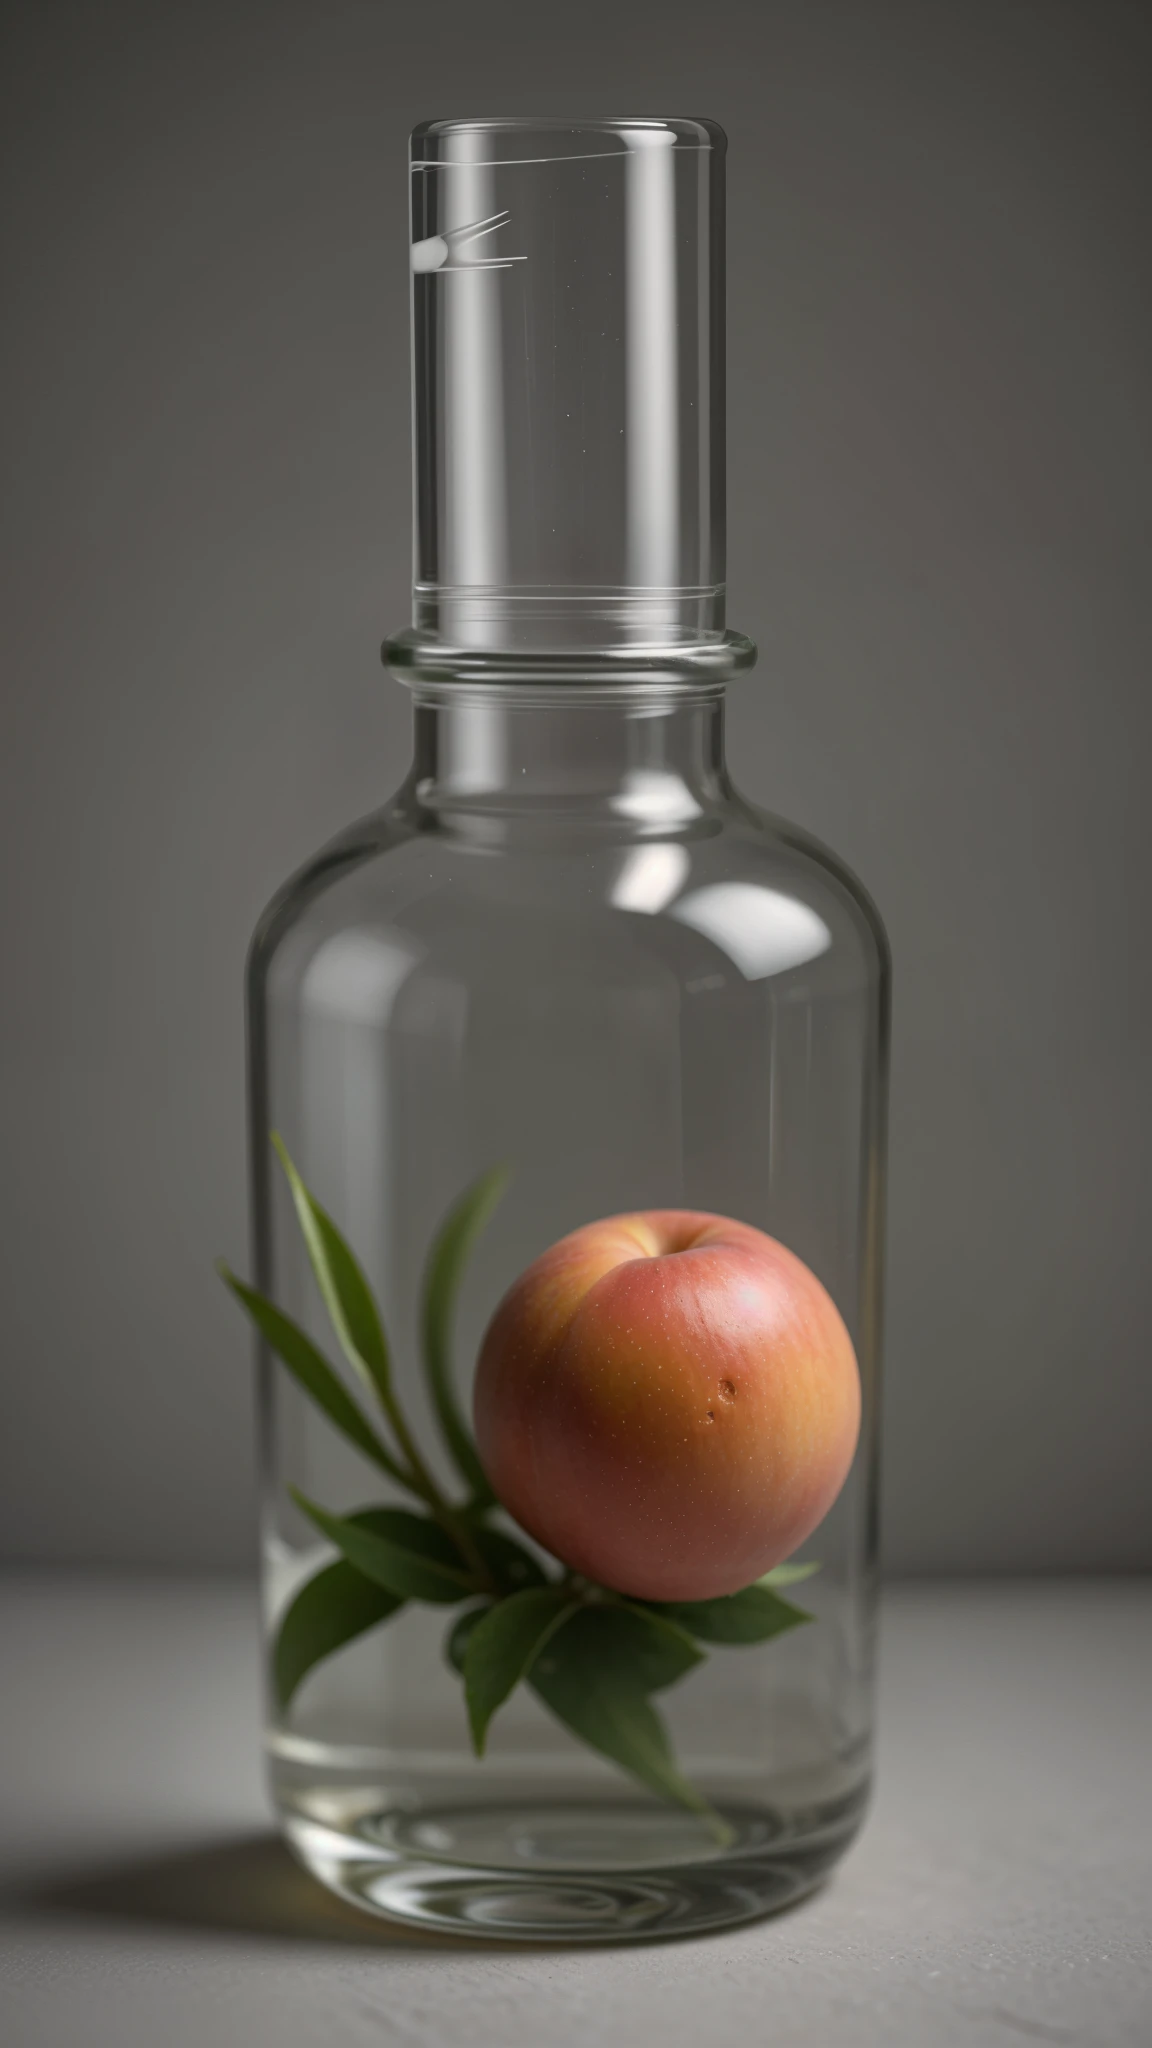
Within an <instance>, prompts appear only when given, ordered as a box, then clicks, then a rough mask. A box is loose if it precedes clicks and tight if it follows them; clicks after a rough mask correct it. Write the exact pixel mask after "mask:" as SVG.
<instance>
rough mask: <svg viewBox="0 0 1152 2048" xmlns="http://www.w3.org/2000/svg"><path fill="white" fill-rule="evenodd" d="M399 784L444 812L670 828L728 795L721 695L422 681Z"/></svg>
mask: <svg viewBox="0 0 1152 2048" xmlns="http://www.w3.org/2000/svg"><path fill="white" fill-rule="evenodd" d="M405 793H406V795H407V796H408V797H409V798H410V799H411V800H414V801H415V803H416V804H417V805H418V807H419V808H420V809H421V810H423V811H425V812H438V813H442V814H445V815H446V816H447V815H451V816H453V817H459V816H462V815H464V814H468V813H476V814H488V815H491V814H493V813H500V814H504V815H510V814H518V815H521V816H523V815H528V814H532V813H538V812H541V811H547V812H548V813H549V814H550V815H552V816H558V815H559V814H561V813H564V814H566V815H569V816H571V817H573V818H577V817H587V818H592V819H597V820H599V819H603V820H615V821H619V822H622V823H624V824H625V825H627V824H628V823H629V822H631V823H632V824H633V825H635V826H636V827H637V828H638V829H640V830H643V829H644V828H647V829H649V830H652V829H657V830H660V829H664V830H668V829H671V830H675V829H676V828H677V826H685V825H688V824H690V823H691V822H692V820H693V819H694V818H699V817H700V816H702V815H703V814H704V812H705V811H707V810H710V809H714V808H715V806H716V805H717V804H719V803H722V802H723V801H724V799H725V798H726V797H727V796H728V794H729V793H730V785H729V782H728V776H727V769H726V767H725V761H724V693H723V691H722V690H721V689H718V688H716V687H715V686H713V687H711V688H710V689H708V690H701V691H694V690H692V691H689V690H683V689H682V690H679V691H677V692H674V693H673V692H665V691H661V690H656V689H654V688H652V686H647V687H642V688H639V689H634V690H628V691H623V690H622V691H618V692H615V693H608V692H604V691H599V690H595V689H589V688H588V687H587V686H581V685H580V684H572V685H563V684H560V685H553V686H549V687H548V688H547V689H546V690H543V689H542V690H534V689H532V688H531V687H525V686H524V685H522V684H518V685H512V686H505V687H501V686H499V685H493V684H490V685H486V686H481V687H479V688H474V689H469V688H467V687H466V686H464V687H462V686H460V685H459V684H455V685H447V686H445V687H443V688H440V689H435V688H432V689H429V688H428V687H427V686H423V687H421V688H420V689H419V691H418V693H417V695H416V700H415V758H414V760H413V765H412V771H411V774H410V776H409V779H408V782H407V785H406V792H405Z"/></svg>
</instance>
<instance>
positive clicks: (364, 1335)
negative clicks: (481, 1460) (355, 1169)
mask: <svg viewBox="0 0 1152 2048" xmlns="http://www.w3.org/2000/svg"><path fill="white" fill-rule="evenodd" d="M272 1143H273V1145H274V1146H275V1147H276V1151H277V1154H278V1156H279V1159H280V1163H281V1165H282V1166H283V1168H284V1172H285V1174H286V1175H287V1178H288V1186H289V1188H290V1189H291V1191H292V1200H293V1202H294V1204H295V1207H296V1216H297V1220H298V1222H299V1224H300V1230H301V1233H302V1235H303V1238H304V1243H305V1245H306V1246H307V1250H308V1257H309V1259H310V1261H311V1264H312V1271H313V1272H314V1274H315V1275H316V1285H317V1286H318V1287H319V1289H320V1293H321V1295H322V1296H323V1299H324V1306H325V1308H326V1309H327V1310H328V1314H329V1315H330V1317H331V1318H332V1327H333V1329H334V1330H335V1332H336V1335H337V1337H338V1338H339V1340H340V1348H341V1350H342V1351H343V1352H344V1355H345V1357H346V1358H347V1359H348V1362H349V1364H350V1365H352V1366H353V1367H354V1368H355V1370H356V1371H357V1372H358V1373H359V1375H360V1377H361V1379H362V1380H363V1381H364V1383H365V1385H366V1386H367V1387H368V1388H369V1390H370V1391H371V1392H374V1393H376V1394H378V1395H379V1396H380V1397H381V1398H382V1399H383V1400H384V1402H385V1406H387V1400H388V1395H389V1393H390V1390H391V1377H392V1375H391V1367H390V1365H389V1361H388V1346H387V1344H386V1342H385V1339H384V1329H383V1325H382V1324H381V1321H380V1315H379V1312H378V1310H377V1307H376V1303H375V1301H374V1300H373V1298H372V1290H371V1288H370V1287H369V1285H368V1282H367V1280H366V1279H365V1278H364V1274H363V1272H362V1270H361V1267H360V1264H359V1262H358V1260H357V1258H356V1254H355V1253H354V1251H353V1250H352V1247H351V1246H350V1245H349V1244H348V1243H347V1242H346V1240H345V1239H344V1238H343V1237H342V1236H341V1234H340V1232H339V1231H338V1230H337V1228H336V1225H335V1224H334V1223H333V1221H332V1218H331V1217H330V1216H329V1215H328V1213H327V1211H326V1210H325V1209H322V1208H321V1206H320V1204H319V1202H318V1201H317V1200H316V1199H315V1197H314V1196H313V1195H311V1194H310V1193H309V1191H308V1189H307V1188H306V1187H305V1185H304V1182H303V1181H302V1180H301V1178H300V1175H299V1174H298V1173H297V1171H296V1168H295V1166H294V1165H293V1164H292V1160H291V1159H290V1157H289V1154H288V1148H287V1146H286V1145H285V1143H284V1140H283V1139H282V1138H281V1137H280V1136H279V1134H278V1133H277V1132H275V1131H274V1132H273V1134H272Z"/></svg>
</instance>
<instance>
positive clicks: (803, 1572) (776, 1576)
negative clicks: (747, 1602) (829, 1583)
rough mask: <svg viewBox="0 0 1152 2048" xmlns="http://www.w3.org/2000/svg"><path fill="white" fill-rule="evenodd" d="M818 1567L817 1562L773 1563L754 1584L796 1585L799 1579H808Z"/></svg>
mask: <svg viewBox="0 0 1152 2048" xmlns="http://www.w3.org/2000/svg"><path fill="white" fill-rule="evenodd" d="M819 1569H820V1567H819V1565H818V1564H775V1565H773V1567H772V1570H771V1571H770V1572H765V1574H764V1576H763V1578H762V1579H757V1580H756V1584H757V1585H758V1586H776V1587H779V1586H798V1585H799V1584H800V1581H801V1579H810V1578H811V1577H812V1574H813V1573H814V1572H818V1571H819Z"/></svg>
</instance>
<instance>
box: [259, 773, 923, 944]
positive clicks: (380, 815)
mask: <svg viewBox="0 0 1152 2048" xmlns="http://www.w3.org/2000/svg"><path fill="white" fill-rule="evenodd" d="M357 933H360V934H364V933H368V934H372V935H374V937H375V940H376V942H377V943H378V944H381V943H384V944H387V943H392V944H395V945H396V946H397V947H398V948H399V949H400V950H402V951H404V950H407V951H409V952H411V951H412V950H413V949H415V950H416V951H417V952H418V953H419V954H420V956H421V958H423V959H424V960H428V959H429V958H430V957H431V956H439V957H440V958H442V959H443V960H445V961H447V960H448V959H449V958H454V959H459V957H460V956H461V955H462V954H463V953H469V954H470V953H473V952H475V951H479V952H481V953H482V952H483V949H484V946H485V944H486V935H491V936H492V937H495V936H496V935H499V938H500V942H501V943H502V944H507V943H508V942H509V941H510V940H514V939H517V938H518V939H519V940H520V942H521V943H522V945H523V946H524V948H525V949H526V951H527V952H528V953H530V954H535V955H536V956H538V957H539V958H541V959H543V957H544V955H545V954H546V955H547V956H548V957H550V958H551V957H554V956H555V955H556V953H557V951H558V950H562V949H568V950H569V951H574V952H575V953H576V954H577V955H578V956H579V957H581V958H583V959H585V960H586V961H587V963H588V966H589V970H590V971H597V970H596V969H595V968H594V966H593V962H594V960H596V959H599V960H600V963H601V967H600V970H599V971H604V970H605V963H606V962H607V960H608V959H609V957H618V956H620V954H621V949H622V948H630V949H631V951H632V953H633V954H634V955H636V954H642V953H650V952H651V951H652V950H653V949H654V948H655V949H656V950H658V951H661V952H662V954H663V956H664V957H665V958H666V959H669V960H670V959H671V957H672V955H673V954H675V953H677V952H683V953H684V954H685V957H686V958H687V957H688V955H691V956H692V957H693V958H695V959H696V960H697V965H698V964H699V962H698V956H699V954H700V951H701V948H702V947H703V948H704V949H705V950H707V949H709V948H711V949H712V950H715V951H717V952H718V953H719V954H720V955H723V956H726V958H727V960H728V962H729V963H730V964H731V966H732V967H734V968H735V970H736V971H737V972H738V973H739V974H741V975H742V976H745V977H748V978H751V979H756V980H760V979H764V978H767V977H769V976H774V975H775V974H777V973H780V972H784V971H787V969H788V968H789V967H791V966H793V965H795V964H797V963H798V962H801V961H803V960H808V959H812V958H815V957H816V956H818V955H819V956H829V957H828V962H827V965H828V966H829V967H831V966H832V965H833V964H835V966H836V967H837V969H838V971H839V972H841V973H846V974H847V975H848V976H849V977H850V978H851V980H852V981H853V982H857V983H858V982H859V981H861V980H864V981H867V982H878V983H880V984H886V982H887V978H888V973H889V951H888V941H887V936H886V934H885V930H884V926H883V923H882V921H881V919H880V916H879V913H878V911H877V909H876V907H875V905H874V903H873V901H872V899H871V897H870V895H869V894H868V892H867V890H866V889H865V888H864V886H863V884H862V883H861V882H860V881H859V880H858V878H857V877H856V876H855V875H854V874H853V872H852V871H851V869H850V868H849V867H848V866H847V864H846V863H845V862H844V861H842V860H841V859H840V858H839V857H838V856H837V855H836V854H834V853H833V852H832V851H831V850H830V849H829V848H828V847H826V846H824V845H823V844H822V843H821V842H820V841H819V840H817V839H815V838H814V837H813V836H812V835H811V834H809V833H807V832H805V831H803V830H802V829H801V828H800V827H798V826H794V825H792V824H790V823H789V822H788V821H787V820H784V819H781V818H779V817H777V816H774V815H773V814H771V813H768V812H765V811H761V810H759V809H757V808H756V807H755V806H753V805H751V804H749V803H747V802H746V801H745V800H744V799H743V798H734V799H733V800H732V801H730V802H727V803H725V804H724V805H723V806H722V807H717V808H716V809H715V810H714V811H712V812H710V813H708V814H707V815H702V816H701V817H700V818H699V819H697V820H694V821H692V823H691V824H690V825H689V826H687V827H685V828H682V829H680V830H678V831H676V832H668V833H659V834H651V833H642V832H640V833H638V832H636V831H635V830H634V829H632V830H628V831H624V830H622V829H620V828H619V827H616V828H612V827H610V826H609V827H606V828H604V829H598V830H589V829H587V828H586V827H578V828H575V829H571V830H569V829H565V827H564V824H563V822H562V821H557V820H555V819H552V818H538V819H535V820H532V821H521V822H520V823H519V824H518V825H517V827H516V828H514V829H508V827H507V825H506V823H502V822H500V821H497V820H494V819H487V820H482V819H481V820H476V821H474V822H473V825H472V827H471V828H470V829H468V830H462V829H460V825H459V821H455V822H454V824H453V827H452V828H451V829H448V830H445V829H443V828H442V827H440V826H438V825H437V824H436V822H435V821H429V820H427V819H422V818H421V817H420V815H419V814H418V813H413V811H412V810H411V809H410V808H408V807H405V806H404V805H403V804H401V803H399V802H397V803H394V804H392V805H390V806H386V807H384V808H383V809H382V810H380V811H378V812H375V813H372V814H370V815H369V816H368V817H365V818H362V819H360V820H358V821H357V822H356V823H354V824H353V825H351V826H349V827H347V828H346V829H345V830H344V831H343V832H341V833H339V834H338V835H337V836H336V837H335V838H334V839H332V840H330V841H329V842H328V843H327V844H326V845H325V846H324V847H322V848H321V849H320V850H319V851H318V852H317V853H316V854H315V855H314V856H313V857H312V858H311V859H309V860H308V861H306V862H305V863H304V864H303V865H302V866H301V867H300V868H299V869H298V870H297V871H296V873H295V874H294V875H292V876H291V877H290V878H289V879H288V881H287V882H286V883H285V884H284V885H283V887H282V888H281V889H279V890H278V891H277V892H276V894H275V895H274V897H273V898H272V900H271V902H270V903H269V905H268V907H267V908H266V910H265V911H264V913H263V915H262V917H261V918H260V920H259V923H258V924H257V927H256V931H255V933H254V935H253V940H252V945H251V948H250V953H249V974H250V978H252V979H253V980H254V981H255V982H256V983H257V984H262V983H263V982H264V981H265V980H266V978H267V977H268V975H269V974H270V973H272V972H273V971H274V970H275V971H276V972H277V974H283V975H285V976H287V978H288V979H289V980H295V979H296V977H297V975H298V974H301V973H303V972H305V971H306V969H307V967H308V964H309V962H310V961H311V960H312V959H313V958H314V956H315V955H316V953H317V951H318V949H319V948H321V947H323V946H326V945H329V944H331V943H332V942H333V941H340V940H341V938H342V936H343V935H348V934H353V935H354V934H357ZM685 971H687V969H686V970H685Z"/></svg>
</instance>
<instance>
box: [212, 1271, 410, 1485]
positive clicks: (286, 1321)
mask: <svg viewBox="0 0 1152 2048" xmlns="http://www.w3.org/2000/svg"><path fill="white" fill-rule="evenodd" d="M219 1270H220V1276H221V1278H222V1279H223V1281H224V1284H225V1286H227V1287H230V1288H231V1290H232V1292H233V1294H234V1295H235V1296H236V1299H237V1301H239V1302H240V1303H242V1305H243V1307H244V1308H246V1309H247V1311H248V1314H249V1315H250V1316H251V1318H252V1321H253V1322H254V1323H255V1325H256V1328H257V1329H258V1330H259V1332H260V1334H261V1336H262V1337H263V1338H264V1341H265V1343H266V1344H268V1345H269V1346H270V1348H271V1349H272V1350H273V1351H274V1352H275V1353H276V1356H277V1358H279V1359H280V1361H281V1363H282V1364H284V1365H286V1366H287V1368H288V1370H289V1372H290V1373H291V1374H292V1377H293V1379H294V1380H296V1382H297V1383H298V1385H299V1386H301V1387H303V1389H304V1392H305V1393H306V1394H308V1395H310V1397H311V1398H312V1400H313V1401H315V1403H316V1405H317V1407H318V1408H322V1409H323V1410H324V1413H325V1415H326V1416H327V1417H328V1420H329V1422H332V1423H334V1424H335V1426H336V1428H337V1429H338V1430H340V1431H341V1432H342V1433H343V1435H344V1436H346V1437H347V1438H348V1439H349V1441H350V1442H351V1443H354V1444H355V1445H356V1448H357V1450H360V1451H363V1453H364V1455H365V1457H366V1458H371V1459H372V1462H373V1464H375V1465H379V1466H380V1468H381V1470H382V1471H384V1472H387V1473H389V1474H390V1475H391V1477H392V1478H393V1479H398V1480H399V1481H400V1482H401V1484H403V1483H404V1473H403V1472H402V1470H401V1468H400V1466H399V1465H398V1464H397V1462H396V1460H395V1458H393V1457H392V1455H391V1453H390V1452H389V1451H388V1450H386V1449H385V1446H384V1445H383V1444H382V1443H381V1441H380V1438H379V1437H378V1436H377V1434H376V1431H375V1430H374V1429H373V1428H372V1425H371V1423H370V1422H369V1421H368V1420H367V1418H366V1417H365V1416H364V1415H362V1414H361V1412H360V1410H359V1408H358V1407H357V1406H356V1403H355V1401H354V1400H353V1399H352V1396H351V1394H349V1392H348V1391H347V1388H346V1387H345V1386H344V1383H343V1381H342V1380H341V1379H340V1378H339V1376H338V1374H337V1373H336V1372H335V1371H334V1369H333V1367H332V1366H330V1365H329V1363H328V1360H327V1359H326V1358H325V1357H324V1354H323V1352H321V1351H318V1350H317V1348H316V1346H315V1344H313V1342H312V1339H311V1338H310V1337H309V1336H307V1335H306V1334H305V1332H304V1331H303V1330H302V1329H301V1328H300V1326H299V1324H298V1323H294V1322H293V1321H292V1319H291V1317H290V1316H286V1315H284V1314H283V1312H282V1311H281V1310H280V1309H278V1308H277V1307H276V1305H275V1303H274V1302H271V1301H269V1300H268V1298H267V1296H266V1295H263V1294H258V1293H257V1291H256V1289H255V1288H254V1287H248V1286H246V1284H245V1282H244V1281H243V1280H238V1279H237V1277H236V1275H235V1273H233V1272H230V1271H229V1269H228V1267H227V1266H226V1265H224V1264H223V1262H221V1265H220V1269H219Z"/></svg>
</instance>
